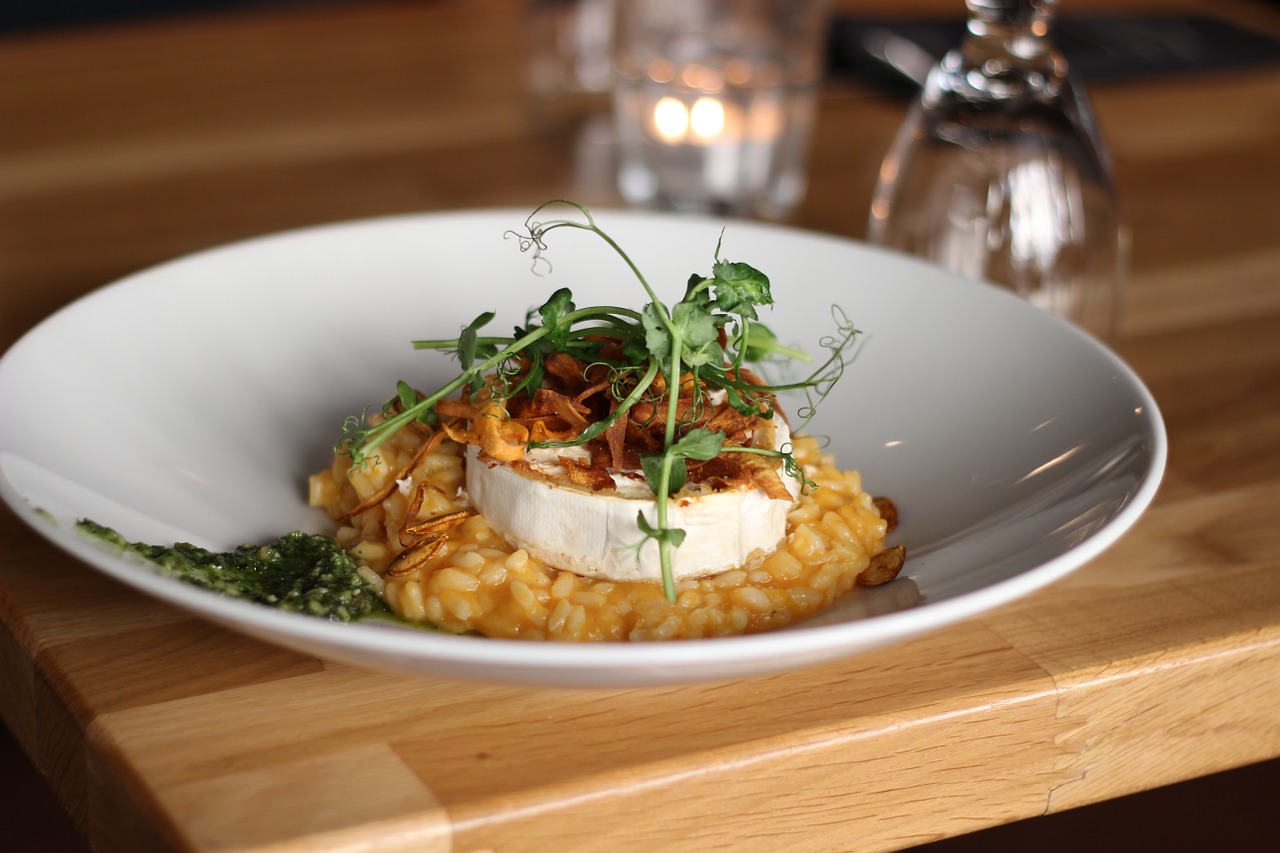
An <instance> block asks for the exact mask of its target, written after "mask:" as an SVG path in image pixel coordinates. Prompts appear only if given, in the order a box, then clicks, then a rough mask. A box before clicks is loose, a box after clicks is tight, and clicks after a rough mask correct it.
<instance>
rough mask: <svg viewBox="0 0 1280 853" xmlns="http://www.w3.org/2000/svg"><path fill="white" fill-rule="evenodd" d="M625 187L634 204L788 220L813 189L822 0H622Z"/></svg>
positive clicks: (619, 88)
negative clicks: (811, 150) (810, 154)
mask: <svg viewBox="0 0 1280 853" xmlns="http://www.w3.org/2000/svg"><path fill="white" fill-rule="evenodd" d="M616 14H617V29H616V37H615V44H614V50H615V68H616V72H617V75H616V83H615V86H616V88H615V90H614V115H615V124H616V132H617V136H618V152H619V171H618V187H619V190H620V191H621V193H622V195H623V197H624V198H625V199H626V200H627V201H628V202H630V203H631V204H635V205H640V206H648V207H661V208H669V209H675V210H681V211H691V212H705V213H716V214H726V215H741V216H760V217H763V218H767V219H780V218H785V217H786V216H787V215H788V214H789V213H790V212H791V210H792V209H793V208H794V207H795V206H796V204H798V203H799V202H800V201H801V200H802V199H803V197H804V194H805V191H806V185H807V175H806V168H807V159H808V152H809V136H810V129H811V127H812V124H813V118H814V113H815V102H816V98H815V96H816V89H817V86H818V82H819V80H820V77H821V72H822V68H823V37H824V36H825V33H826V24H827V3H826V2H823V1H822V0H619V2H618V4H617V7H616Z"/></svg>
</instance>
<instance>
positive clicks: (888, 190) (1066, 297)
mask: <svg viewBox="0 0 1280 853" xmlns="http://www.w3.org/2000/svg"><path fill="white" fill-rule="evenodd" d="M965 5H966V6H967V7H968V13H969V17H968V24H967V33H966V35H965V37H964V39H963V41H962V42H961V44H960V45H959V46H958V47H956V48H955V49H953V50H951V51H950V52H948V53H947V54H946V55H945V56H944V57H943V58H942V59H941V60H940V61H939V62H938V63H937V64H936V65H935V66H934V67H933V68H932V69H931V70H930V72H929V74H928V76H927V78H926V80H925V82H924V85H923V87H922V88H921V91H920V93H919V94H918V95H917V97H916V98H915V100H914V102H913V103H912V105H911V108H910V112H909V113H908V115H907V118H906V120H905V122H904V123H903V125H902V127H901V129H900V130H899V132H898V135H897V138H896V139H895V141H894V143H893V145H892V147H891V148H890V150H889V153H888V154H887V155H886V156H885V159H884V162H883V163H882V165H881V167H880V175H879V180H878V182H877V185H876V190H875V196H874V199H873V201H872V205H871V215H870V219H869V222H868V237H869V238H870V240H871V241H872V242H875V243H878V244H880V245H883V246H887V247H892V248H895V249H899V250H902V251H905V252H907V253H910V254H913V255H917V256H920V257H922V258H926V259H928V260H930V261H933V262H935V263H937V264H939V265H941V266H943V267H945V268H947V269H950V270H952V271H954V272H956V273H959V274H961V275H964V276H967V277H970V278H975V279H981V280H985V281H988V282H992V283H995V284H999V285H1003V286H1005V287H1008V288H1010V289H1012V290H1013V291H1015V292H1016V293H1018V294H1020V295H1021V296H1023V297H1025V298H1026V299H1028V300H1029V301H1031V302H1033V303H1034V304H1036V305H1039V306H1041V307H1042V308H1045V309H1047V310H1049V311H1052V312H1054V313H1056V314H1059V315H1061V316H1063V317H1066V318H1067V319H1069V320H1071V321H1073V322H1075V323H1076V324H1078V325H1080V326H1082V327H1084V328H1086V329H1088V330H1090V331H1092V332H1094V333H1095V334H1099V335H1102V336H1107V335H1109V334H1111V333H1113V332H1114V329H1115V323H1116V312H1117V303H1118V301H1119V290H1120V286H1121V281H1122V277H1123V275H1122V273H1123V266H1124V264H1123V259H1122V251H1121V238H1120V226H1119V221H1118V216H1117V212H1116V202H1115V192H1114V188H1113V184H1112V179H1111V169H1110V163H1109V161H1108V158H1107V155H1106V152H1105V149H1104V148H1103V145H1102V142H1101V140H1100V138H1099V136H1098V132H1097V127H1096V124H1095V122H1094V119H1093V115H1092V113H1091V111H1090V110H1089V107H1088V103H1087V100H1086V98H1085V95H1084V91H1083V89H1082V87H1081V86H1080V85H1079V83H1078V81H1076V80H1075V79H1073V78H1072V77H1071V76H1070V75H1069V74H1068V70H1067V63H1066V61H1065V60H1064V59H1063V56H1062V54H1061V53H1060V52H1059V51H1058V50H1057V49H1056V48H1055V46H1054V43H1053V40H1052V25H1053V18H1054V13H1055V11H1056V9H1055V7H1056V5H1057V3H1056V0H965Z"/></svg>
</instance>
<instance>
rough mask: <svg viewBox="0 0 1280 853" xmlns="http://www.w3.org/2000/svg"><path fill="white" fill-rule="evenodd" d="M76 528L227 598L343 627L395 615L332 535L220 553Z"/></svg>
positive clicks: (93, 526)
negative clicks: (169, 545) (365, 620)
mask: <svg viewBox="0 0 1280 853" xmlns="http://www.w3.org/2000/svg"><path fill="white" fill-rule="evenodd" d="M76 526H77V527H78V528H79V529H80V530H82V531H84V532H85V533H87V534H89V535H91V536H94V537H97V538H98V539H101V540H103V541H104V542H108V543H110V544H112V545H114V546H116V547H118V548H120V549H122V550H123V551H125V552H128V553H132V554H136V555H138V556H139V557H142V558H143V559H145V560H147V561H148V562H151V563H154V564H155V565H157V566H159V567H160V568H161V569H162V570H163V571H164V573H165V574H167V575H170V576H172V577H175V578H177V579H179V580H181V581H185V582H186V583H189V584H192V585H194V586H198V587H203V588H204V589H210V590H215V591H217V592H220V593H223V594H224V595H230V596H233V597H235V598H243V599H246V600H248V601H254V602H257V603H259V604H267V605H270V606H272V607H278V608H280V609H281V610H291V611H295V612H298V613H308V614H312V615H315V616H323V617H325V618H328V619H331V620H333V621H337V622H350V621H352V620H355V619H365V618H370V617H383V618H385V617H387V616H389V615H390V610H389V608H388V607H387V605H386V604H385V603H384V602H383V600H382V596H381V595H380V594H379V593H378V591H377V590H376V589H375V588H374V587H373V586H372V585H371V584H370V583H369V582H368V581H367V580H365V579H364V578H363V577H361V575H360V573H359V572H358V571H357V566H356V562H355V560H353V559H352V558H351V557H350V555H348V554H347V553H346V552H345V551H343V550H342V548H341V547H340V546H339V545H338V543H337V542H335V541H334V540H333V539H331V538H330V537H328V536H319V535H313V534H309V533H301V532H297V531H295V532H293V533H286V534H285V535H283V536H281V537H280V538H279V539H276V540H275V541H274V542H271V543H269V544H266V545H241V546H240V547H239V548H237V549H236V550H234V551H230V552H227V553H224V554H218V553H215V552H213V551H208V550H206V549H204V548H198V547H196V546H195V545H190V544H188V543H185V542H179V543H177V544H176V545H173V546H172V547H165V546H161V545H147V544H145V543H142V542H129V541H128V540H126V539H125V538H124V537H123V536H121V535H120V534H119V533H117V532H116V531H115V530H112V529H111V528H110V527H104V526H102V525H101V524H97V523H96V522H93V521H89V520H87V519H86V520H83V521H80V522H78V523H77V524H76Z"/></svg>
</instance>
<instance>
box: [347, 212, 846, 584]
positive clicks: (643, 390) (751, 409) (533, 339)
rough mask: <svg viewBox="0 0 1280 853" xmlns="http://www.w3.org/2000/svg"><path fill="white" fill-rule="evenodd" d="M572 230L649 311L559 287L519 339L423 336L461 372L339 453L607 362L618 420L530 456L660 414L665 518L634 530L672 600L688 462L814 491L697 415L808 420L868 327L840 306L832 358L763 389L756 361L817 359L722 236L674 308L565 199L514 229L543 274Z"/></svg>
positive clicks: (659, 511) (652, 467)
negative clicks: (447, 404)
mask: <svg viewBox="0 0 1280 853" xmlns="http://www.w3.org/2000/svg"><path fill="white" fill-rule="evenodd" d="M553 211H562V212H563V213H564V214H565V215H564V216H563V217H560V218H547V219H542V218H541V217H543V216H544V215H547V216H550V217H554V213H553ZM561 229H572V230H579V231H586V232H589V233H591V234H594V235H595V236H596V237H598V238H600V239H602V240H604V241H605V243H606V244H608V245H609V247H610V248H612V249H613V250H614V252H616V253H617V254H618V256H619V257H620V258H621V259H622V261H623V262H624V263H625V264H626V265H627V267H628V268H629V269H630V271H631V273H632V274H633V275H634V276H635V278H636V280H637V281H638V282H639V284H640V286H641V287H642V288H643V290H644V292H645V295H646V296H647V297H648V300H649V301H648V302H647V303H646V304H645V305H644V306H643V308H641V309H640V310H639V311H636V310H633V309H629V308H623V307H618V306H612V305H597V306H590V307H585V308H579V307H577V306H576V305H575V304H574V302H573V294H572V293H571V292H570V291H569V290H568V289H567V288H560V289H559V290H556V291H555V292H554V293H552V295H551V296H550V298H548V299H547V300H546V301H545V302H544V303H543V304H542V305H540V306H539V307H538V308H537V309H535V310H533V311H530V312H528V314H527V315H526V317H525V321H524V325H522V326H517V327H516V328H515V329H514V330H513V331H512V333H511V334H510V335H492V334H487V333H486V332H485V329H486V327H487V326H488V325H489V323H490V322H492V320H493V319H494V316H495V315H494V314H493V313H492V312H485V313H483V314H480V315H479V316H478V317H476V318H475V319H474V320H473V321H472V322H470V323H468V324H467V325H465V326H464V327H463V328H462V330H461V332H460V333H459V335H458V337H456V338H449V339H432V340H417V341H414V342H413V346H414V347H415V348H416V349H424V350H437V351H443V352H449V353H452V354H453V355H454V356H455V357H456V358H457V360H458V364H459V367H460V372H459V373H458V375H457V376H455V377H454V378H453V379H452V380H450V381H449V382H448V383H446V384H445V385H443V386H441V387H440V388H439V389H437V390H435V391H434V392H432V393H430V394H425V395H423V394H420V393H418V392H416V391H414V390H413V389H412V388H411V387H410V386H409V385H408V383H405V382H403V381H402V382H400V383H398V384H397V390H396V396H395V397H394V398H393V399H392V400H391V401H389V402H388V404H387V405H386V406H384V407H383V415H384V417H383V419H382V420H381V421H380V422H378V423H376V424H369V423H368V421H367V419H366V417H365V416H364V415H363V414H362V415H360V416H358V417H351V418H348V419H347V421H346V422H345V423H344V425H343V427H344V434H343V440H342V443H341V445H340V447H341V448H342V449H343V450H345V451H346V452H347V453H348V454H350V456H351V458H352V460H353V462H354V463H355V464H362V463H364V462H366V461H368V460H370V459H371V458H372V456H373V454H374V453H375V452H376V450H377V448H378V447H379V446H380V445H381V444H382V443H383V442H384V441H385V440H386V439H388V438H389V437H390V436H391V435H393V434H395V433H396V432H397V431H398V430H399V429H401V428H402V427H404V426H406V425H408V424H410V423H412V422H414V421H421V422H423V423H425V424H428V425H431V426H434V425H436V424H437V423H438V421H439V418H438V416H437V414H436V405H437V404H438V403H440V402H441V401H442V400H444V399H446V398H447V397H449V396H450V395H453V394H455V393H457V392H463V393H464V394H465V395H466V396H467V397H469V398H474V397H476V395H479V394H482V393H487V394H488V395H489V397H490V399H491V400H492V401H493V402H495V403H498V404H499V405H502V404H503V403H505V402H506V401H508V400H511V399H512V398H514V397H515V396H516V395H517V394H521V393H525V394H532V393H533V392H535V391H536V390H537V389H538V388H540V387H541V386H542V382H543V378H544V376H545V374H546V370H547V367H548V360H549V359H550V358H552V357H553V356H555V355H556V354H557V353H563V354H567V355H570V356H573V357H574V358H576V359H578V360H580V361H581V362H583V363H586V364H589V365H597V364H598V365H603V366H604V367H605V368H607V371H608V373H609V375H610V377H611V381H610V393H611V394H612V399H613V400H614V401H615V403H614V404H612V405H611V406H610V411H609V412H608V414H607V415H605V416H603V417H601V418H600V419H598V420H596V421H594V422H593V423H590V424H589V425H588V426H586V427H585V429H582V430H581V431H580V432H579V433H578V434H577V435H575V436H573V437H572V438H571V439H567V440H542V441H535V440H530V441H528V442H527V444H526V447H527V448H538V447H546V448H558V447H570V446H576V445H582V444H585V443H587V442H589V441H592V440H593V439H596V438H599V437H601V436H602V435H605V433H606V432H607V431H608V430H609V429H610V428H611V427H613V426H614V425H615V424H616V423H617V422H618V421H619V420H620V419H623V418H629V417H630V418H635V417H636V413H637V412H638V411H640V410H641V407H643V410H644V411H647V412H650V413H651V414H650V415H649V417H651V418H653V419H655V420H654V422H655V423H660V424H661V426H662V434H663V435H662V445H661V450H660V452H654V453H645V454H642V455H641V456H640V463H641V470H642V471H643V473H644V477H645V481H646V482H647V484H648V485H649V488H650V489H651V490H652V491H653V494H654V496H655V518H654V520H653V522H651V521H650V520H649V519H647V518H646V517H645V515H644V513H643V512H639V513H637V518H636V526H637V528H638V530H639V532H640V533H641V534H642V536H643V538H642V539H641V541H640V542H639V543H638V545H637V549H638V548H639V547H640V546H642V545H643V544H644V543H645V542H647V541H648V540H653V541H655V542H656V544H657V548H658V555H659V562H660V565H661V571H662V583H663V591H664V593H665V595H666V597H667V598H668V599H669V600H672V601H674V600H675V596H676V590H675V579H674V575H673V572H672V562H673V553H674V550H675V549H676V548H678V547H679V546H680V544H681V543H682V542H683V541H684V537H685V531H683V530H680V529H678V528H673V527H672V526H671V525H670V524H669V523H668V521H669V516H668V506H669V503H670V499H671V497H672V496H674V495H675V494H677V493H678V492H679V491H680V490H681V489H683V488H684V486H685V483H686V479H687V476H688V464H687V463H688V461H689V460H701V461H707V460H711V459H715V458H716V457H717V456H719V455H721V454H722V453H755V454H761V455H765V456H772V457H777V458H779V459H780V460H781V463H782V465H783V466H784V468H785V470H786V471H787V473H788V474H790V475H791V476H793V477H795V478H796V479H797V480H799V481H800V482H801V483H802V484H804V485H805V486H806V487H812V485H813V484H812V483H808V482H807V481H806V480H805V479H804V475H803V472H802V471H801V470H800V466H799V465H798V464H797V463H796V461H795V459H794V457H792V455H791V451H790V448H789V447H784V448H781V449H778V450H773V449H769V448H762V447H751V446H739V445H738V444H734V443H730V442H728V436H727V435H726V434H725V433H724V432H722V431H718V430H715V429H709V428H707V427H705V426H702V425H699V423H698V416H699V413H700V412H702V411H703V410H704V408H705V407H706V406H707V404H708V400H709V399H710V397H711V395H713V394H714V395H723V399H724V400H725V401H726V402H727V403H728V405H729V406H731V407H732V408H733V409H734V410H735V411H737V412H739V413H741V414H743V415H747V416H752V417H758V418H765V419H768V418H771V417H772V416H773V404H772V401H773V398H774V396H775V395H776V394H778V393H781V392H788V391H795V392H801V393H803V394H804V395H805V397H806V400H807V402H806V405H805V406H804V407H803V408H802V409H801V410H800V411H799V412H798V413H797V414H798V416H799V417H800V419H801V420H802V421H803V422H806V423H807V422H808V420H809V419H810V418H811V417H812V415H813V414H814V412H815V410H816V407H817V405H818V403H819V402H821V400H822V399H823V398H825V397H826V395H827V394H829V393H830V391H831V389H832V387H833V386H834V385H835V383H836V382H837V381H838V380H839V378H840V376H841V375H842V373H843V371H844V368H845V366H846V365H847V363H848V360H849V358H850V356H851V344H852V342H853V340H854V338H855V337H856V336H857V334H858V331H857V329H856V328H854V326H853V325H852V324H851V323H850V322H849V321H848V320H847V318H845V316H844V315H843V313H841V312H840V311H839V309H835V310H834V311H833V316H834V317H835V320H836V331H835V333H834V334H833V335H831V336H829V337H827V338H824V339H823V340H822V341H821V342H820V343H821V345H822V346H823V347H824V348H825V349H826V350H827V357H826V359H825V360H823V361H822V362H821V363H820V364H818V365H816V366H815V367H814V368H813V369H812V371H811V372H810V373H809V374H808V375H807V376H806V377H805V378H803V379H800V380H799V381H795V382H789V383H785V384H766V383H763V382H762V381H761V380H760V379H758V378H757V377H755V376H754V375H752V374H750V372H749V371H747V370H746V369H745V365H746V364H747V363H758V362H761V361H765V360H783V361H795V362H801V363H811V361H812V359H811V357H810V356H809V355H808V354H806V353H804V352H801V351H799V350H796V349H792V348H790V347H788V346H785V345H783V344H782V343H781V342H779V341H778V338H777V336H776V335H775V334H774V333H773V331H772V330H770V329H769V327H768V326H766V325H765V324H764V323H762V322H760V318H759V313H758V309H761V308H766V307H769V306H771V305H772V304H773V296H772V294H771V292H770V283H769V279H768V277H767V276H766V275H765V274H764V273H762V272H760V271H759V270H757V269H756V268H754V267H752V266H750V265H749V264H745V263H737V262H730V261H727V260H724V259H722V258H721V256H720V255H721V248H722V243H723V234H722V235H721V240H720V242H718V243H717V244H716V248H715V253H714V255H713V263H712V265H711V273H710V275H706V276H704V275H699V274H694V275H692V276H691V277H690V278H689V279H688V281H687V283H686V285H685V291H684V295H683V297H682V298H681V299H680V300H679V301H678V302H675V303H674V304H671V305H667V304H666V303H664V302H663V301H662V300H661V299H659V297H658V295H657V293H656V292H655V291H654V289H653V287H652V286H650V284H649V282H648V281H647V280H646V279H645V277H644V274H643V273H642V272H641V271H640V269H639V268H638V267H637V266H636V264H635V263H634V262H633V261H632V259H631V258H630V256H628V255H627V253H626V252H625V251H624V250H623V249H622V248H621V247H620V246H619V245H618V244H617V243H616V242H615V241H614V239H613V238H612V237H611V236H610V235H609V234H607V233H606V232H605V231H603V230H602V229H601V228H600V227H599V226H598V225H597V224H596V221H595V219H594V218H593V217H592V215H591V213H590V211H588V210H587V209H586V208H585V207H583V206H581V205H579V204H576V203H574V202H571V201H565V200H557V201H552V202H547V203H546V204H543V205H540V206H539V207H538V208H537V209H535V210H534V211H533V213H531V214H530V215H529V217H528V218H527V219H526V220H525V223H524V230H523V231H522V232H514V231H513V232H509V235H508V236H513V237H515V238H516V239H517V240H518V242H519V245H520V249H521V251H524V252H529V253H531V254H532V258H533V265H534V268H535V271H537V270H538V268H539V267H540V266H543V265H545V266H547V267H549V263H548V262H547V261H546V258H545V257H544V253H545V252H546V251H547V238H548V236H549V235H550V234H551V233H553V232H555V231H558V230H561ZM682 400H683V401H684V405H683V407H682Z"/></svg>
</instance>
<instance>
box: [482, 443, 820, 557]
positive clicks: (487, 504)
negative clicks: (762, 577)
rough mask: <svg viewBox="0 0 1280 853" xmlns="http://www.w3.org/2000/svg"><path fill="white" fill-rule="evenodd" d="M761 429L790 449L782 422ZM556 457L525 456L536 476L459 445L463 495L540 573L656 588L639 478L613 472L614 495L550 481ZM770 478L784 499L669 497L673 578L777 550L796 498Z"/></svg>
mask: <svg viewBox="0 0 1280 853" xmlns="http://www.w3.org/2000/svg"><path fill="white" fill-rule="evenodd" d="M770 425H771V426H773V429H772V430H771V432H772V433H773V436H772V437H773V441H772V442H770V443H771V444H772V446H773V449H779V448H781V447H783V446H784V445H785V444H787V443H788V442H789V441H790V438H791V433H790V430H788V428H787V425H786V424H785V423H784V422H783V421H782V419H781V418H776V419H774V420H773V421H771V422H770ZM762 432H763V431H762ZM762 437H763V436H762ZM570 450H572V448H571V449H570ZM564 452H565V451H553V452H547V451H542V452H538V451H533V452H531V453H530V454H528V455H526V461H527V462H529V463H530V465H531V467H533V468H535V470H536V471H537V473H536V474H532V475H531V474H529V473H525V472H523V471H521V470H519V469H518V468H515V467H512V466H511V465H509V464H506V463H502V462H498V461H495V460H493V459H490V458H489V457H487V456H486V457H483V458H481V457H480V455H479V451H478V449H477V448H476V447H475V446H474V445H471V446H468V448H467V472H466V474H467V494H468V497H469V499H470V501H471V504H472V506H474V507H475V508H476V510H478V511H479V512H480V513H481V514H482V515H483V516H484V517H485V518H486V519H487V520H488V521H489V524H490V525H491V526H492V527H493V529H494V530H496V531H497V532H498V533H499V534H501V535H502V536H503V537H504V538H506V539H507V541H509V542H511V543H512V544H513V545H516V546H517V547H520V548H523V549H524V550H526V551H527V552H529V553H530V554H531V555H533V556H534V557H537V558H538V559H539V560H541V561H542V562H544V563H546V564H547V565H549V566H554V567H555V568H558V569H565V570H568V571H571V572H573V573H574V574H578V575H584V576H587V577H597V578H608V579H610V580H616V581H655V582H661V579H662V568H661V563H660V561H659V557H658V544H657V542H655V541H654V540H652V539H646V538H645V535H644V533H642V532H641V530H640V528H639V526H638V525H637V523H636V517H637V514H638V513H641V512H643V513H644V516H645V519H646V520H647V521H648V523H649V524H650V525H652V526H655V527H656V526H657V505H656V503H655V501H654V495H653V492H652V490H650V488H649V486H648V485H647V484H646V483H645V481H644V477H643V475H642V474H641V473H640V472H638V471H633V472H626V471H624V472H614V481H615V482H616V483H617V484H618V488H616V489H613V490H608V491H592V490H591V489H589V488H585V487H582V486H578V485H575V484H573V483H570V482H568V481H567V480H565V479H562V478H559V477H557V473H558V470H557V469H558V468H559V466H557V465H556V462H555V459H556V456H557V455H558V454H562V453H564ZM562 470H563V469H559V471H561V472H562ZM779 476H780V477H781V478H782V482H783V483H784V484H785V486H786V488H787V491H788V492H790V494H791V496H792V500H777V499H771V498H769V497H768V496H767V495H766V494H765V493H764V492H763V491H762V490H760V489H759V488H753V487H749V488H732V489H724V490H721V491H706V492H701V493H700V492H697V491H694V490H691V489H686V490H685V491H682V492H681V493H679V494H677V495H676V496H675V498H674V499H673V500H672V501H671V503H670V505H669V506H668V507H667V524H668V525H669V526H670V527H672V528H679V529H681V530H683V531H684V532H685V538H684V541H683V543H681V545H680V546H679V547H678V548H676V549H675V552H674V554H673V558H672V574H673V575H674V577H675V578H676V579H677V580H679V579H681V578H694V577H703V576H706V575H712V574H717V573H719V572H723V571H726V570H728V569H733V568H738V567H740V566H742V565H744V564H746V563H747V562H749V561H750V560H751V558H752V557H753V556H754V555H756V554H757V553H769V552H770V551H772V550H773V549H774V548H776V547H777V545H778V542H780V541H781V540H782V537H783V536H784V535H785V534H786V528H787V513H788V511H790V509H791V506H792V504H793V503H794V498H795V497H796V496H797V495H799V493H800V484H799V482H797V481H796V480H795V479H794V478H792V477H790V476H788V475H787V474H786V472H785V471H781V472H779Z"/></svg>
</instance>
